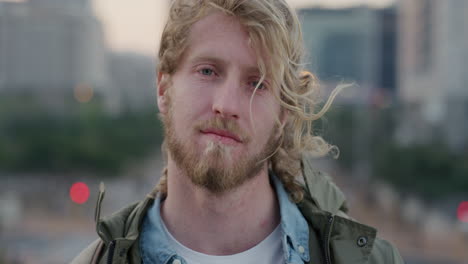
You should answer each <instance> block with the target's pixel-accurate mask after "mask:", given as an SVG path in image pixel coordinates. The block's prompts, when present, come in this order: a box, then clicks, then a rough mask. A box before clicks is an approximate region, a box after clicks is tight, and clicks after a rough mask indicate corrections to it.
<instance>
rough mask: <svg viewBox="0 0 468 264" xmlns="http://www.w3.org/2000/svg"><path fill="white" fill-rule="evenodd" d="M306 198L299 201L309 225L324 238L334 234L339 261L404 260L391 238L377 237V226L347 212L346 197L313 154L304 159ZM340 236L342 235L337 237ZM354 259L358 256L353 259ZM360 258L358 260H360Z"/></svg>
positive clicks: (376, 263) (376, 262) (378, 263)
mask: <svg viewBox="0 0 468 264" xmlns="http://www.w3.org/2000/svg"><path fill="white" fill-rule="evenodd" d="M302 173H303V178H304V200H303V201H302V202H300V203H299V204H298V207H299V209H300V210H301V213H302V214H303V215H304V217H305V218H306V220H307V221H308V223H309V225H310V227H311V228H312V229H314V230H315V232H312V233H311V234H316V235H318V236H320V237H322V239H324V238H325V239H326V237H327V236H331V237H332V238H331V239H330V247H332V252H333V258H334V260H335V262H336V263H362V262H363V260H368V262H366V263H369V264H381V263H395V264H399V263H404V262H403V260H402V258H401V256H400V254H399V253H398V250H397V249H396V247H394V246H393V245H392V244H391V243H390V242H388V241H386V240H383V239H381V238H379V237H377V230H376V229H375V228H373V227H371V226H368V225H365V224H362V223H359V222H358V221H356V220H355V219H353V218H351V217H350V216H349V215H348V214H347V213H348V206H347V203H346V197H345V195H344V194H343V192H342V191H341V190H340V189H339V187H338V186H337V185H336V184H335V183H334V182H333V180H332V178H331V177H330V176H328V175H327V174H326V173H324V172H322V171H319V170H316V169H315V168H314V166H313V164H312V161H311V158H310V157H308V156H306V155H305V156H304V157H303V159H302ZM337 238H339V239H337ZM351 259H354V260H356V261H355V262H350V260H351ZM357 260H359V261H357Z"/></svg>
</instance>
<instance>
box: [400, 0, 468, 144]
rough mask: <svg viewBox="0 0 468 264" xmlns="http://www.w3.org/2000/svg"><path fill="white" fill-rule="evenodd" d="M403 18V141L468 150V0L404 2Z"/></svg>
mask: <svg viewBox="0 0 468 264" xmlns="http://www.w3.org/2000/svg"><path fill="white" fill-rule="evenodd" d="M399 16H400V18H401V19H400V25H399V34H400V37H399V48H400V50H401V53H400V57H399V98H400V99H401V101H402V103H403V105H404V113H403V114H402V115H401V125H400V128H399V131H398V134H397V137H398V139H399V141H400V142H402V143H405V144H409V143H425V142H429V141H437V140H439V139H442V140H443V141H445V142H446V143H448V144H449V145H450V146H452V147H453V148H454V149H459V150H463V149H466V147H467V145H468V134H467V133H466V131H467V130H468V119H467V116H468V87H467V84H468V30H467V26H468V1H463V0H444V1H438V0H412V1H401V2H400V6H399Z"/></svg>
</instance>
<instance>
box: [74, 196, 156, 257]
mask: <svg viewBox="0 0 468 264" xmlns="http://www.w3.org/2000/svg"><path fill="white" fill-rule="evenodd" d="M153 201H154V196H153V193H150V194H149V195H147V197H146V198H145V199H143V200H141V201H139V202H135V203H132V204H129V205H127V206H125V207H124V208H122V209H120V210H118V211H117V212H115V213H113V214H112V215H110V216H108V217H103V218H100V217H99V211H100V203H98V205H97V208H96V212H98V213H97V217H96V221H97V222H96V231H97V234H98V236H99V238H98V239H96V240H95V241H93V242H92V243H91V244H90V245H89V246H88V247H87V248H85V249H84V250H83V251H81V252H80V253H79V254H78V255H77V256H76V257H75V258H74V259H73V260H72V262H71V263H72V264H97V263H101V262H102V260H103V259H107V258H109V251H113V252H115V251H116V250H117V251H116V252H119V251H120V252H121V251H122V249H125V251H126V254H128V255H131V256H133V257H132V258H133V259H134V258H136V259H138V258H139V254H138V252H137V250H136V249H135V247H133V245H135V244H138V239H137V238H138V236H139V230H140V225H141V222H142V220H143V218H144V216H145V214H146V212H147V211H148V209H149V207H150V206H151V204H152V203H153ZM110 248H113V249H114V250H110ZM120 255H122V254H120ZM111 257H113V256H111ZM135 263H137V262H136V261H135Z"/></svg>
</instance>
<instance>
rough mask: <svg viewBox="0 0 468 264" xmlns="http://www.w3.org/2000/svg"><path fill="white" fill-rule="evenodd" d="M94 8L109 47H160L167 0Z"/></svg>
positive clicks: (303, 1)
mask: <svg viewBox="0 0 468 264" xmlns="http://www.w3.org/2000/svg"><path fill="white" fill-rule="evenodd" d="M287 1H288V2H289V3H290V5H291V6H292V7H293V8H300V7H306V6H326V7H331V8H340V7H348V6H352V5H359V4H367V5H370V6H378V7H381V6H386V5H389V4H391V3H393V2H394V1H395V0H314V1H311V0H287ZM92 2H93V8H94V11H95V13H96V15H97V16H98V18H99V19H100V20H101V21H102V23H103V28H104V34H105V37H106V45H107V46H108V48H109V49H111V50H112V51H117V52H132V53H139V54H144V55H149V56H152V57H155V56H156V51H157V50H158V48H159V38H160V35H161V34H162V29H163V26H164V22H165V21H166V16H167V9H168V5H167V1H163V0H158V1H154V0H140V1H139V2H138V5H136V4H135V3H134V2H129V1H114V0H92Z"/></svg>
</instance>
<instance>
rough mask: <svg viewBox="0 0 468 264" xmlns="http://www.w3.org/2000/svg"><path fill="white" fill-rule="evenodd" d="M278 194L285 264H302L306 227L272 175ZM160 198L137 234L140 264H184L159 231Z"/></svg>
mask: <svg viewBox="0 0 468 264" xmlns="http://www.w3.org/2000/svg"><path fill="white" fill-rule="evenodd" d="M270 178H271V179H272V181H273V183H274V187H275V189H276V194H277V195H278V201H279V207H280V215H281V231H282V245H283V246H282V247H283V253H284V258H285V260H284V261H285V263H288V264H303V263H304V262H308V261H309V260H310V255H309V227H308V225H307V222H306V220H305V219H304V217H303V216H302V214H301V212H300V211H299V209H298V208H297V206H296V204H294V203H293V202H291V201H290V200H289V197H288V194H287V193H286V190H285V189H284V187H283V185H282V184H281V182H280V180H279V179H278V178H277V177H276V176H271V177H270ZM160 205H161V196H160V195H158V196H157V197H156V199H155V202H154V204H153V205H152V206H151V208H150V209H149V210H148V213H147V215H146V216H145V218H144V220H143V225H142V230H141V235H140V250H141V258H142V262H143V263H144V264H177V263H182V264H186V263H187V262H186V261H185V260H184V259H183V258H182V257H181V256H179V255H177V252H175V250H174V249H172V248H171V246H170V242H169V239H168V238H167V235H166V233H165V232H164V229H163V224H162V222H161V221H162V220H161V215H160Z"/></svg>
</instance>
